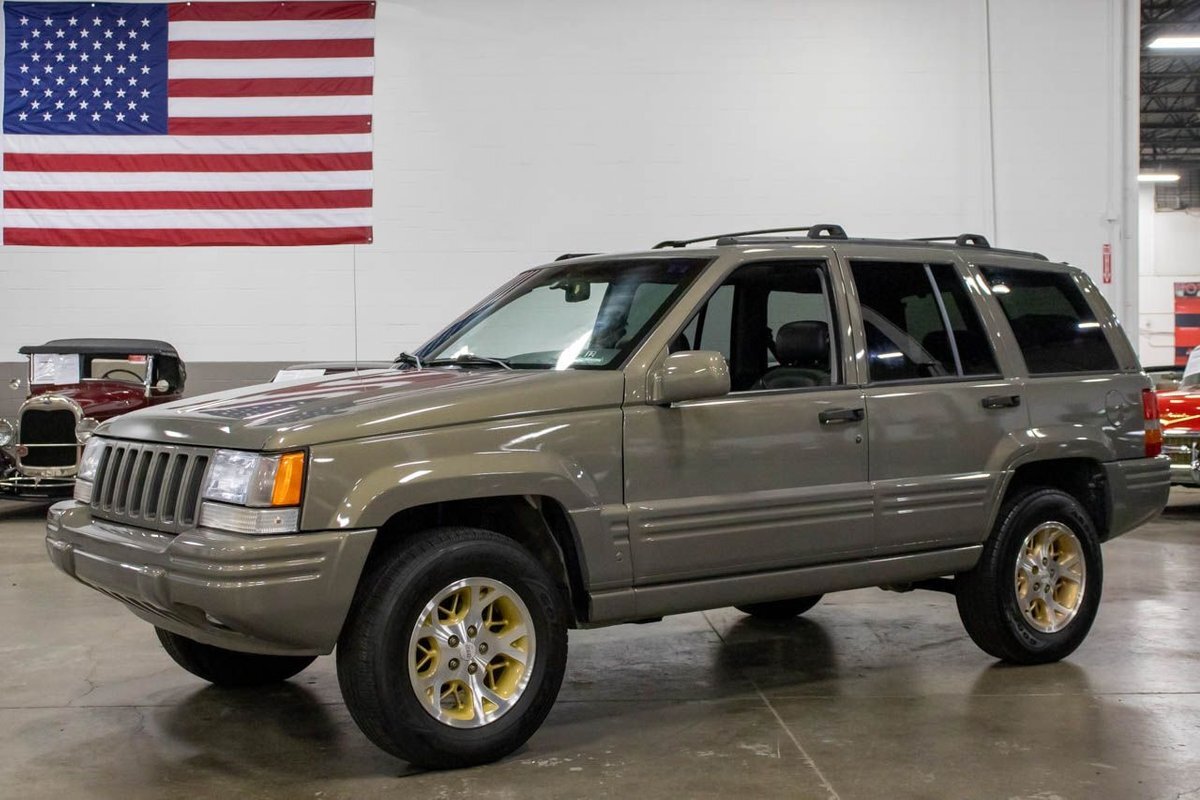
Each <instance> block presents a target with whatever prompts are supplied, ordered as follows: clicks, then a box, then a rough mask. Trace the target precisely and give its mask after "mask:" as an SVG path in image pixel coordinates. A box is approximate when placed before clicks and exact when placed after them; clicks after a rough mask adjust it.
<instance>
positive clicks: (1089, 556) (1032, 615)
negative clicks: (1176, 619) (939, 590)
mask: <svg viewBox="0 0 1200 800" xmlns="http://www.w3.org/2000/svg"><path fill="white" fill-rule="evenodd" d="M1103 583H1104V565H1103V560H1102V558H1101V554H1100V537H1099V535H1098V534H1097V533H1096V526H1095V523H1094V522H1093V521H1092V518H1091V516H1090V515H1089V514H1088V511H1087V509H1086V508H1084V507H1083V505H1081V504H1080V502H1079V501H1078V500H1077V499H1075V498H1074V497H1072V496H1071V495H1069V494H1067V493H1066V492H1063V491H1061V490H1059V489H1050V488H1036V487H1034V488H1029V489H1025V490H1024V491H1022V492H1020V493H1019V494H1016V495H1014V496H1013V497H1011V498H1009V499H1008V500H1007V501H1006V502H1005V504H1004V506H1003V508H1001V510H1000V514H999V515H998V517H997V521H996V527H995V529H994V530H993V531H992V535H991V536H990V537H988V539H987V541H986V542H984V545H983V552H982V554H981V555H980V557H979V561H978V563H976V565H975V567H974V568H973V569H971V570H970V571H969V572H963V573H960V574H959V575H956V576H955V579H954V594H955V598H956V600H957V603H958V613H959V616H960V617H961V618H962V622H963V627H965V628H966V629H967V633H969V634H970V635H971V639H972V640H974V642H975V644H977V645H979V647H980V648H982V649H983V650H984V651H985V652H987V653H988V654H990V655H993V656H995V657H996V658H999V659H1003V660H1004V661H1009V662H1011V663H1014V664H1045V663H1048V662H1052V661H1058V660H1059V659H1062V658H1065V657H1066V656H1068V655H1070V654H1071V653H1072V652H1074V651H1075V648H1077V647H1079V645H1080V644H1082V643H1083V640H1084V639H1085V638H1086V637H1087V635H1088V631H1089V630H1091V627H1092V622H1093V621H1094V620H1095V618H1096V610H1097V608H1098V607H1099V604H1100V594H1101V590H1102V588H1103Z"/></svg>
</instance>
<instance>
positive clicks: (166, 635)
mask: <svg viewBox="0 0 1200 800" xmlns="http://www.w3.org/2000/svg"><path fill="white" fill-rule="evenodd" d="M154 630H155V632H156V633H157V634H158V641H159V642H161V643H162V646H163V649H164V650H166V651H167V655H169V656H170V657H171V658H172V659H174V661H175V663H176V664H178V665H179V666H181V667H183V668H184V669H186V670H187V671H188V672H190V673H192V674H193V675H195V676H196V677H197V678H203V679H204V680H206V681H208V682H209V683H212V684H215V685H217V686H227V687H239V686H263V685H265V684H269V683H281V682H283V681H286V680H287V679H288V678H290V677H292V676H293V675H296V674H297V673H299V672H300V671H302V670H303V669H304V668H305V667H307V666H308V665H309V664H311V663H312V662H313V661H315V660H316V658H317V657H316V656H265V655H260V654H258V653H240V652H238V651H236V650H226V649H225V648H223V647H213V646H212V645H210V644H202V643H200V642H197V641H194V640H192V639H189V638H187V637H186V636H180V635H179V634H177V633H171V632H170V631H166V630H163V629H162V628H155V629H154Z"/></svg>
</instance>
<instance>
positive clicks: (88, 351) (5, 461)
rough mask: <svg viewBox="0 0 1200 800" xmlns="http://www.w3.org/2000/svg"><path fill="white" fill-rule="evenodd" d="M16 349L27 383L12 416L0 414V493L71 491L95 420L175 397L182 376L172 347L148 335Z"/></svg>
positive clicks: (38, 495)
mask: <svg viewBox="0 0 1200 800" xmlns="http://www.w3.org/2000/svg"><path fill="white" fill-rule="evenodd" d="M20 353H21V354H22V355H25V356H28V357H29V390H28V394H27V397H26V399H25V402H24V403H22V404H21V408H20V410H19V411H18V412H17V416H16V419H14V420H7V419H0V498H16V499H34V500H45V499H48V498H53V497H59V496H69V495H70V494H71V492H72V489H73V487H74V485H75V474H76V472H77V471H78V468H79V456H80V450H81V445H82V442H84V441H86V440H87V437H88V436H90V435H91V431H92V430H93V429H94V428H95V427H96V426H97V425H99V424H100V423H101V422H103V421H105V420H107V419H110V418H112V417H115V416H117V415H118V414H124V413H126V412H129V411H135V410H137V409H139V408H145V407H146V406H152V405H158V404H159V403H167V402H170V401H172V400H178V399H179V398H180V397H181V396H182V394H183V387H184V382H185V381H186V379H187V371H186V369H185V367H184V364H183V361H182V360H181V359H180V358H179V353H177V352H175V348H174V347H172V346H171V345H169V344H167V343H166V342H159V341H154V340H150V339H55V340H54V341H50V342H46V343H45V344H44V345H38V346H31V347H22V348H21V349H20Z"/></svg>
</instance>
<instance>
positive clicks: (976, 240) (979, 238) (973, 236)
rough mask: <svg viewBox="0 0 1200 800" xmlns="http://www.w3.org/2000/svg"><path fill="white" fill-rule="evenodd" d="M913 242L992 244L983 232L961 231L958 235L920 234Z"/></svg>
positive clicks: (987, 245) (964, 244) (972, 245)
mask: <svg viewBox="0 0 1200 800" xmlns="http://www.w3.org/2000/svg"><path fill="white" fill-rule="evenodd" d="M909 241H913V242H954V243H955V244H956V245H958V246H959V247H986V248H988V249H989V250H990V249H991V247H992V245H991V243H990V242H988V240H987V237H986V236H984V235H983V234H982V233H960V234H959V235H958V236H918V237H916V238H914V239H910V240H909Z"/></svg>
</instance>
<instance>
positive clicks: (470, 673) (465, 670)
mask: <svg viewBox="0 0 1200 800" xmlns="http://www.w3.org/2000/svg"><path fill="white" fill-rule="evenodd" d="M536 641H537V640H536V636H535V634H534V628H533V618H532V617H531V616H530V614H529V609H528V607H527V606H526V605H525V602H524V601H523V600H522V599H521V597H520V595H518V594H517V593H516V592H515V591H513V589H512V588H510V587H509V586H507V585H505V584H503V583H501V582H499V581H496V580H492V579H490V578H467V579H465V580H461V581H456V582H454V583H452V584H450V585H449V586H447V587H445V588H444V589H442V590H441V591H440V592H438V593H437V594H435V595H434V596H433V598H432V599H431V600H430V601H429V602H428V603H427V604H426V605H425V608H424V609H422V610H421V613H420V614H419V615H418V617H417V623H416V625H414V626H413V630H412V634H411V635H410V637H409V648H408V650H409V660H408V677H409V681H410V682H411V684H412V688H413V690H414V691H415V692H416V695H417V698H418V700H420V702H421V705H422V707H423V708H424V709H425V711H426V712H428V713H429V714H430V716H432V717H434V718H435V719H437V720H438V721H440V722H443V723H445V724H446V725H450V726H451V727H455V728H478V727H482V726H483V725H487V724H488V723H490V722H494V721H495V720H497V719H499V718H500V717H501V716H503V715H504V714H505V713H506V712H508V711H509V710H510V709H511V708H512V707H513V706H514V705H515V704H516V703H517V701H518V700H519V699H520V698H521V695H522V693H523V692H524V691H525V688H526V687H527V686H528V684H529V678H530V675H531V673H532V669H533V660H534V657H535V646H536Z"/></svg>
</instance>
